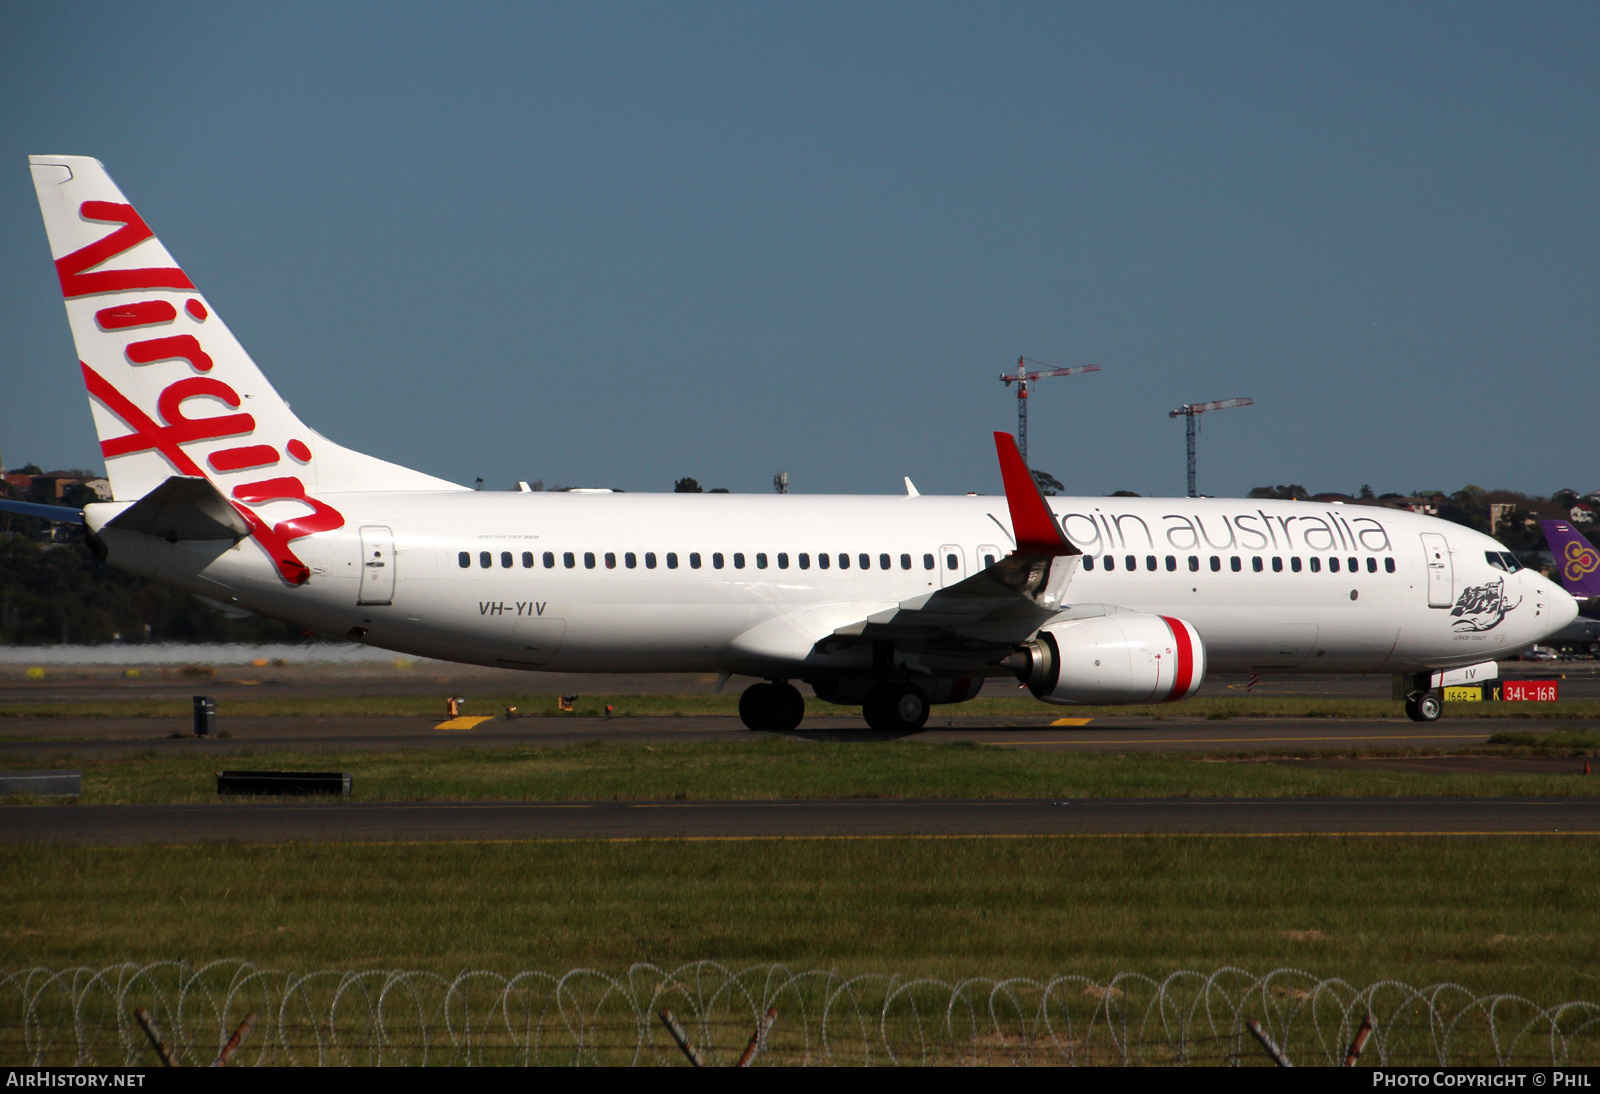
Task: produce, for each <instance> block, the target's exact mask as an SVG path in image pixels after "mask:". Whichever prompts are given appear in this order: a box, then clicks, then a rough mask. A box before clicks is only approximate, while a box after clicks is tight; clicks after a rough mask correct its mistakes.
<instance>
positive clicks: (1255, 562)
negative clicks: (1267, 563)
mask: <svg viewBox="0 0 1600 1094" xmlns="http://www.w3.org/2000/svg"><path fill="white" fill-rule="evenodd" d="M1250 568H1251V569H1252V570H1254V571H1255V572H1256V573H1258V574H1259V573H1260V572H1261V556H1260V555H1251V556H1250Z"/></svg>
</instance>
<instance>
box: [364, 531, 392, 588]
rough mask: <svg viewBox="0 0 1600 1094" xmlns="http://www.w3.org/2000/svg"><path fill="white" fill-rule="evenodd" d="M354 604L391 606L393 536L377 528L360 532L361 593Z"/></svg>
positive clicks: (389, 532)
mask: <svg viewBox="0 0 1600 1094" xmlns="http://www.w3.org/2000/svg"><path fill="white" fill-rule="evenodd" d="M356 603H357V604H392V603H394V533H393V532H391V531H390V530H389V529H387V528H384V527H381V526H379V525H368V526H367V527H365V528H362V529H361V592H360V593H359V594H357V596H356Z"/></svg>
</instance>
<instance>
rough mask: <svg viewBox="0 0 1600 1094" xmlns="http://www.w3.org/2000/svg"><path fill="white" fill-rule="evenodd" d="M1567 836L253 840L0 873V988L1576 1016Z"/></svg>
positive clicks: (1579, 901) (1589, 944) (1589, 927)
mask: <svg viewBox="0 0 1600 1094" xmlns="http://www.w3.org/2000/svg"><path fill="white" fill-rule="evenodd" d="M1594 848H1595V845H1594V843H1593V842H1592V841H1590V840H1587V839H1583V838H1577V837H1573V838H1561V837H1541V838H1505V839H1429V838H1414V837H1413V838H1398V837H1397V838H1370V837H1362V838H1354V837H1325V838H1315V837H1287V838H1255V839H1251V838H1241V837H1188V838H1185V837H1153V836H1152V837H1126V838H1071V837H1067V838H1025V839H1009V840H1007V839H926V840H922V839H885V840H794V841H783V840H756V841H739V842H694V843H685V842H637V843H610V842H598V841H597V842H578V843H539V842H522V843H506V844H485V843H463V844H379V845H340V844H314V845H292V844H291V845H278V846H266V847H239V846H230V847H203V848H163V847H142V848H129V849H88V848H78V847H59V846H38V847H32V848H29V850H28V853H27V854H25V855H24V854H12V855H7V856H4V857H3V858H0V891H4V892H6V893H7V898H6V916H5V923H4V924H3V925H0V967H5V968H13V969H14V968H18V967H23V966H27V965H33V964H42V965H46V966H53V967H62V966H68V965H78V964H84V965H105V964H110V963H112V962H120V961H139V962H145V961H155V960H167V959H172V958H186V959H188V960H190V961H193V962H196V963H199V962H203V961H206V960H210V959H214V958H224V957H243V958H246V959H248V960H250V961H253V962H256V963H258V964H262V965H267V966H274V967H281V968H287V969H292V970H299V971H310V970H313V969H318V968H324V967H335V968H340V969H352V968H391V967H408V968H409V967H418V968H427V969H432V970H435V971H438V972H442V973H454V972H456V971H458V970H461V969H465V968H490V969H496V970H500V971H506V972H509V971H513V970H518V969H523V968H541V969H547V970H565V969H569V968H573V967H577V966H594V967H597V968H601V969H608V970H613V971H616V970H620V969H622V968H623V967H625V966H627V965H628V964H630V963H632V962H635V961H654V962H657V963H659V964H664V965H669V966H670V965H672V964H675V963H678V962H683V961H689V960H694V959H700V958H712V959H715V960H718V961H721V962H724V963H725V964H728V965H732V966H735V967H737V966H740V965H744V964H753V963H764V962H782V963H785V964H787V965H789V966H790V967H792V968H806V967H820V968H836V969H841V970H844V971H846V972H852V973H855V972H871V971H884V972H889V971H893V972H899V973H901V974H903V975H908V976H915V975H926V976H937V977H945V978H956V977H962V976H1007V975H1031V976H1044V975H1049V974H1051V973H1057V972H1066V973H1079V974H1085V975H1090V976H1096V977H1101V978H1103V977H1107V976H1109V975H1110V974H1112V973H1115V972H1118V971H1126V970H1131V971H1138V972H1144V973H1147V974H1150V975H1155V976H1164V975H1165V974H1167V973H1169V972H1172V971H1174V970H1176V969H1182V968H1192V969H1200V970H1204V971H1207V972H1209V971H1211V970H1213V969H1216V968H1218V967H1220V966H1223V965H1241V966H1244V967H1246V968H1248V969H1250V970H1252V971H1255V972H1258V973H1259V972H1265V971H1268V970H1270V969H1273V968H1277V967H1280V966H1292V967H1298V968H1301V969H1305V970H1307V971H1310V972H1312V973H1314V974H1317V975H1320V976H1341V977H1344V978H1346V979H1348V980H1350V981H1353V982H1355V983H1358V984H1364V983H1368V982H1371V981H1374V980H1378V979H1382V978H1395V979H1399V980H1404V981H1408V982H1411V983H1415V984H1425V983H1431V982H1437V981H1443V980H1448V981H1456V982H1459V983H1462V984H1465V985H1466V986H1467V987H1469V988H1471V989H1473V990H1475V991H1479V992H1487V991H1508V992H1520V993H1524V994H1526V995H1528V996H1530V997H1532V998H1534V999H1538V1000H1544V1001H1547V1002H1555V1001H1562V1000H1568V999H1597V998H1600V983H1597V980H1596V978H1597V976H1600V970H1597V969H1596V967H1595V966H1594V962H1593V939H1594V937H1595V935H1596V933H1597V931H1600V876H1597V875H1596V873H1595V871H1594V870H1593V869H1592V862H1593V854H1594Z"/></svg>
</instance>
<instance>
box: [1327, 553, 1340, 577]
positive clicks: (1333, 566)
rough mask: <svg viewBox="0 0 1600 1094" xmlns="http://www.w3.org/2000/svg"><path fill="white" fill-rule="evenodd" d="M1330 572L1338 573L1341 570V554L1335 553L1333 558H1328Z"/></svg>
mask: <svg viewBox="0 0 1600 1094" xmlns="http://www.w3.org/2000/svg"><path fill="white" fill-rule="evenodd" d="M1328 572H1329V573H1330V574H1336V573H1338V572H1339V556H1338V555H1335V556H1333V557H1332V558H1330V559H1329V560H1328Z"/></svg>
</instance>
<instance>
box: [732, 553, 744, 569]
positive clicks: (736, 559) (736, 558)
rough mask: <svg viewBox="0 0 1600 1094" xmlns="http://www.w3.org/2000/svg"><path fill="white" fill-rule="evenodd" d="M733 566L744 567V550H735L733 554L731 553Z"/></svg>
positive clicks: (735, 567)
mask: <svg viewBox="0 0 1600 1094" xmlns="http://www.w3.org/2000/svg"><path fill="white" fill-rule="evenodd" d="M733 568H734V569H735V570H742V569H744V552H742V551H735V552H734V555H733Z"/></svg>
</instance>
